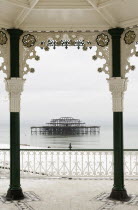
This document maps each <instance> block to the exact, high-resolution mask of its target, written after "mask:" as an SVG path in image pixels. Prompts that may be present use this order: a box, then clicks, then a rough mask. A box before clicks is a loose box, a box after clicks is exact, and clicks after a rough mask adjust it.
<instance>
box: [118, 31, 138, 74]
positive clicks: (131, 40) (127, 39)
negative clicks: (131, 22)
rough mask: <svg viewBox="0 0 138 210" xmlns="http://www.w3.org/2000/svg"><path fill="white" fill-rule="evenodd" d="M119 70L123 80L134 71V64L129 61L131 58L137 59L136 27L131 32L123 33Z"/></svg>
mask: <svg viewBox="0 0 138 210" xmlns="http://www.w3.org/2000/svg"><path fill="white" fill-rule="evenodd" d="M121 52H122V60H121V69H122V77H123V78H125V75H126V74H127V73H129V71H134V70H135V69H136V67H135V64H133V61H132V60H131V59H130V58H132V57H133V56H136V57H138V27H136V28H134V29H133V30H129V31H128V30H127V31H124V36H122V39H121Z"/></svg>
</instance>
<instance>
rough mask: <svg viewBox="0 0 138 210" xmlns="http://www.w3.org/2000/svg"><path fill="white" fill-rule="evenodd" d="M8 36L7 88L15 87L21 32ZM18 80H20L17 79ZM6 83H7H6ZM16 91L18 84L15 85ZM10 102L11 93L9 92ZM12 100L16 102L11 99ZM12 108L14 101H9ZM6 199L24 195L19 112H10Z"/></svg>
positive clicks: (19, 197) (12, 32) (15, 30)
mask: <svg viewBox="0 0 138 210" xmlns="http://www.w3.org/2000/svg"><path fill="white" fill-rule="evenodd" d="M8 33H9V35H10V79H9V81H10V80H12V84H11V83H9V85H10V86H9V87H11V86H12V87H15V85H16V84H14V81H15V83H16V80H18V78H19V40H20V36H21V35H22V33H23V31H22V30H19V29H8ZM19 80H20V79H19ZM7 82H8V81H7ZM17 89H18V84H17ZM9 95H10V100H11V97H13V96H12V93H11V92H10V91H9ZM13 100H16V98H15V99H13ZM11 103H12V105H13V106H15V105H16V102H15V105H14V101H12V102H11V101H10V106H11ZM6 198H7V199H8V200H11V199H12V200H19V199H23V198H24V195H23V192H22V189H21V186H20V112H19V110H18V111H10V187H9V189H8V192H7V195H6Z"/></svg>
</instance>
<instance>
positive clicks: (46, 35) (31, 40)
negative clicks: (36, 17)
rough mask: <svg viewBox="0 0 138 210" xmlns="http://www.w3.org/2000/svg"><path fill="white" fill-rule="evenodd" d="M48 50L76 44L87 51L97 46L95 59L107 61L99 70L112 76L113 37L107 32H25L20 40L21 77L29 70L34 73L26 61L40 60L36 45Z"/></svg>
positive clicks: (93, 57)
mask: <svg viewBox="0 0 138 210" xmlns="http://www.w3.org/2000/svg"><path fill="white" fill-rule="evenodd" d="M37 46H38V47H40V48H41V49H43V50H45V51H48V50H49V49H50V48H51V47H53V48H54V49H56V47H57V46H63V47H65V48H66V49H67V48H68V47H70V46H76V47H77V48H78V49H80V48H82V49H83V50H84V51H86V50H87V49H88V48H92V47H94V46H95V47H96V52H95V55H94V56H92V59H93V60H97V59H98V58H100V59H105V60H106V62H105V63H104V64H103V66H102V67H99V68H98V72H104V73H106V74H108V75H109V77H110V76H111V74H112V73H111V71H112V70H111V62H112V61H111V39H110V35H109V34H108V33H107V32H103V33H100V32H25V33H24V34H23V35H22V37H21V40H20V55H21V56H20V59H21V60H20V64H21V66H20V68H21V69H20V77H23V76H24V75H25V74H27V73H28V72H31V73H33V72H34V71H35V69H34V68H31V67H30V66H29V64H28V63H27V62H26V61H27V60H28V59H33V58H34V59H35V60H37V61H38V60H39V59H40V58H39V56H38V55H37V52H36V47H37Z"/></svg>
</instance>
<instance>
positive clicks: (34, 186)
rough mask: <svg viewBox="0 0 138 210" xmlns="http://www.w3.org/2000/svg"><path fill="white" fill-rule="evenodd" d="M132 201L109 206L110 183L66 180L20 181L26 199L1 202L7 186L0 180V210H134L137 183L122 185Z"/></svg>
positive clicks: (137, 203)
mask: <svg viewBox="0 0 138 210" xmlns="http://www.w3.org/2000/svg"><path fill="white" fill-rule="evenodd" d="M125 183H126V189H127V191H128V194H131V197H132V199H131V200H130V201H129V202H128V203H121V202H113V201H110V200H108V199H106V197H107V196H108V195H109V193H110V191H111V188H112V185H113V181H112V180H79V179H78V180H77V179H76V180H74V179H72V180H68V179H40V178H34V177H33V178H22V180H21V185H22V188H23V191H24V193H25V195H26V199H25V200H23V201H19V202H17V201H14V202H5V200H4V197H3V195H4V194H5V193H6V192H7V189H8V186H9V180H8V178H4V177H3V178H2V177H1V179H0V196H1V197H0V209H1V210H13V209H15V210H18V209H20V210H21V209H24V210H25V209H31V210H33V209H34V210H105V209H108V210H109V209H114V210H138V181H136V180H134V181H133V180H131V181H126V182H125Z"/></svg>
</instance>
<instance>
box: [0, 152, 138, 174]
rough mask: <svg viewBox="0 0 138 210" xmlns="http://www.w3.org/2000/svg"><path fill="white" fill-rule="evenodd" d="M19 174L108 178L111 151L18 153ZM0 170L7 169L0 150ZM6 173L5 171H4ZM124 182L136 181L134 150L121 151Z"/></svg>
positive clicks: (137, 155) (7, 157)
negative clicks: (127, 179) (125, 180)
mask: <svg viewBox="0 0 138 210" xmlns="http://www.w3.org/2000/svg"><path fill="white" fill-rule="evenodd" d="M20 155H21V161H20V165H21V167H20V168H21V173H23V174H26V173H28V174H38V175H45V176H47V177H95V178H98V177H99V178H112V176H113V150H111V149H107V150H106V149H98V150H96V149H94V150H92V149H89V150H82V149H80V150H79V149H77V150H75V149H72V150H65V149H41V150H40V149H21V150H20ZM0 169H1V170H2V171H3V172H6V173H7V170H8V169H10V151H9V150H8V149H0ZM8 171H9V170H8ZM124 171H125V178H138V150H124Z"/></svg>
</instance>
